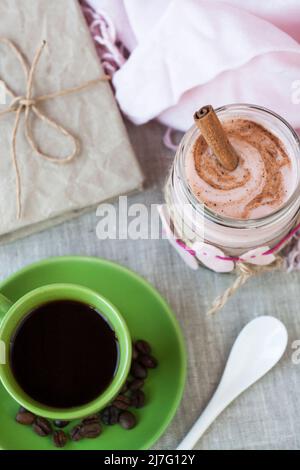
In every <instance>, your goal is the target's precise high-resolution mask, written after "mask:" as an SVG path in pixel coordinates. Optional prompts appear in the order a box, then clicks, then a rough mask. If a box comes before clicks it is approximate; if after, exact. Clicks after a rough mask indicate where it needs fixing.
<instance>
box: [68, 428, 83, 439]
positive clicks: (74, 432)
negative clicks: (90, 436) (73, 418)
mask: <svg viewBox="0 0 300 470" xmlns="http://www.w3.org/2000/svg"><path fill="white" fill-rule="evenodd" d="M70 436H71V439H72V441H80V440H81V439H83V436H82V435H81V425H80V424H77V426H75V427H74V428H73V429H71V432H70Z"/></svg>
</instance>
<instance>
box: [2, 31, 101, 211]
mask: <svg viewBox="0 0 300 470" xmlns="http://www.w3.org/2000/svg"><path fill="white" fill-rule="evenodd" d="M0 42H1V43H3V44H5V45H7V46H8V47H9V48H10V49H11V51H12V52H13V53H14V55H15V56H16V58H17V59H18V61H19V62H20V64H21V66H22V69H23V71H24V75H25V79H26V93H25V95H24V96H18V95H17V94H16V93H15V92H14V91H13V90H12V89H11V88H10V87H9V86H8V85H7V83H6V82H5V81H3V80H1V79H0V83H2V84H3V86H4V90H5V92H6V94H7V95H9V96H10V97H11V98H12V100H11V102H10V104H9V106H8V107H7V108H6V109H4V110H3V111H0V117H1V116H4V115H7V114H10V113H15V115H16V117H15V121H14V126H13V130H12V136H11V159H12V163H13V166H14V170H15V174H16V203H17V218H18V219H19V218H20V217H21V213H22V204H21V200H22V198H21V176H20V170H19V165H18V161H17V153H16V138H17V132H18V129H19V125H20V119H21V114H22V112H23V111H24V113H25V135H26V139H27V141H28V143H29V145H30V146H31V148H32V150H33V151H34V152H35V153H36V154H38V155H39V156H40V157H42V158H43V159H45V160H49V161H50V162H52V163H56V164H59V165H61V164H66V163H69V162H71V161H72V160H73V159H74V158H75V157H76V155H77V154H78V152H79V142H78V140H77V138H76V137H75V136H74V135H73V134H72V133H71V132H69V131H68V130H67V129H66V128H65V127H63V126H61V125H60V124H58V123H57V122H56V121H54V120H53V119H50V118H49V117H48V116H46V115H45V114H44V113H43V112H42V111H41V110H40V109H39V108H38V105H39V104H40V103H41V102H43V101H49V100H52V99H54V98H58V97H62V96H66V95H70V94H72V93H77V92H79V91H82V90H85V89H87V88H90V87H92V86H94V85H97V84H98V83H100V82H102V81H104V80H109V79H110V77H109V76H108V75H104V76H102V77H100V78H96V79H95V80H89V81H87V82H84V83H82V84H81V85H79V86H76V87H72V88H68V89H65V90H61V91H58V92H55V93H51V94H48V95H43V96H37V97H34V96H33V93H32V88H33V80H34V75H35V72H36V68H37V65H38V62H39V59H40V57H41V54H42V52H43V49H44V47H45V45H46V41H43V43H42V45H41V46H40V47H39V49H38V50H37V51H36V53H35V56H34V59H33V62H32V64H31V66H30V67H29V65H28V64H27V62H26V60H25V58H24V57H23V55H22V53H21V52H20V50H19V49H18V47H17V46H16V45H15V44H14V43H13V42H12V41H10V40H9V39H7V38H1V37H0ZM31 113H33V114H34V115H35V116H36V117H37V118H39V119H41V120H42V121H43V122H45V123H47V124H48V125H49V126H51V127H52V128H54V129H56V130H57V131H58V132H60V133H61V134H62V135H64V136H66V137H67V138H69V139H70V140H71V141H72V144H73V145H72V147H73V149H72V151H71V152H70V154H69V155H67V156H66V157H64V158H59V157H56V156H53V155H49V154H47V153H44V152H43V151H42V150H41V149H40V148H39V147H38V145H37V143H36V141H35V138H34V135H33V132H32V127H31V119H30V114H31Z"/></svg>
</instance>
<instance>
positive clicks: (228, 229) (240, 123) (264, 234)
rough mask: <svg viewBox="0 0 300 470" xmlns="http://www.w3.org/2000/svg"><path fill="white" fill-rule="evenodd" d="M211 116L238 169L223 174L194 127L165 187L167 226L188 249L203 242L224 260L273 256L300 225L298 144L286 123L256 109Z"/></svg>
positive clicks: (233, 109) (237, 107) (231, 109)
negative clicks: (256, 253)
mask: <svg viewBox="0 0 300 470" xmlns="http://www.w3.org/2000/svg"><path fill="white" fill-rule="evenodd" d="M216 113H217V115H218V117H219V119H220V120H221V122H222V125H223V127H224V129H225V131H226V133H227V136H228V138H229V141H230V142H231V144H232V145H233V147H234V148H235V150H236V151H237V153H238V155H239V165H238V167H237V168H236V169H235V170H234V171H227V170H226V169H224V168H223V167H222V165H221V164H220V163H219V161H218V160H217V159H216V157H215V156H214V155H213V153H212V152H211V150H210V148H209V147H208V145H207V144H206V142H205V140H204V139H203V137H202V135H201V132H200V130H199V129H198V127H196V125H194V126H193V127H192V128H191V129H190V130H189V131H188V132H187V133H186V134H185V135H184V137H183V139H182V141H181V143H180V146H179V148H178V150H177V153H176V156H175V160H174V164H173V167H172V169H171V173H170V176H169V179H168V182H167V185H166V191H165V194H166V202H167V207H168V210H169V214H170V218H171V223H172V224H173V225H174V227H175V229H176V232H177V234H179V237H180V238H181V239H182V240H183V242H184V243H185V244H186V245H187V246H188V247H191V246H193V244H194V243H195V242H197V241H200V242H202V241H204V242H205V243H208V244H210V245H213V246H215V247H218V248H220V249H221V250H222V251H223V252H224V253H225V254H226V255H228V256H239V255H241V254H243V253H245V252H246V251H249V250H252V249H255V248H258V247H261V246H268V247H270V248H272V247H274V246H275V245H276V244H277V243H278V242H279V241H280V240H281V239H282V238H283V237H284V236H285V235H286V234H287V233H288V232H289V231H290V230H291V229H292V228H293V227H294V225H295V223H296V221H298V218H299V207H300V142H299V138H298V136H297V134H296V132H295V131H294V130H293V128H292V127H291V126H290V125H289V124H288V123H287V122H286V121H285V120H284V119H282V118H281V117H280V116H279V115H277V114H275V113H273V112H272V111H269V110H267V109H265V108H262V107H259V106H254V105H248V104H234V105H228V106H224V107H222V108H219V109H217V110H216Z"/></svg>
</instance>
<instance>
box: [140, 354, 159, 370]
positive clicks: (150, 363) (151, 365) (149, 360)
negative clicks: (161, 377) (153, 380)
mask: <svg viewBox="0 0 300 470" xmlns="http://www.w3.org/2000/svg"><path fill="white" fill-rule="evenodd" d="M139 362H140V363H141V364H142V365H143V366H144V367H146V368H147V369H155V367H157V360H156V359H155V357H153V356H149V355H147V354H143V355H142V356H139Z"/></svg>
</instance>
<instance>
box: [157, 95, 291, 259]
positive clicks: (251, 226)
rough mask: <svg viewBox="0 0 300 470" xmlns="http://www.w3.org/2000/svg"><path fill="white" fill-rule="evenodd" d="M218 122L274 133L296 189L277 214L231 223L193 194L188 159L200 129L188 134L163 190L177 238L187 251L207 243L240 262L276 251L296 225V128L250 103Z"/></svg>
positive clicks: (225, 110)
mask: <svg viewBox="0 0 300 470" xmlns="http://www.w3.org/2000/svg"><path fill="white" fill-rule="evenodd" d="M216 113H217V115H218V117H219V118H220V120H221V121H222V120H227V119H230V118H243V119H249V120H252V121H255V122H257V123H259V124H261V125H263V126H264V127H265V128H266V129H268V130H269V131H271V132H272V133H273V134H275V135H276V136H277V137H278V138H279V139H280V140H281V142H282V143H283V145H284V146H285V149H286V151H287V153H288V155H289V157H290V159H291V161H292V165H293V166H292V168H293V169H294V173H293V179H294V181H293V186H294V188H293V189H291V194H290V196H289V198H288V200H287V201H286V202H285V203H284V204H283V205H282V206H281V207H280V208H279V209H278V210H276V211H274V212H272V213H270V214H269V215H267V216H264V217H261V218H257V219H247V220H244V219H233V218H229V217H224V216H221V215H219V214H216V213H214V212H213V211H212V210H211V209H209V208H208V207H205V206H204V205H203V204H201V202H200V201H199V200H198V199H197V198H196V197H195V195H194V194H193V192H192V190H191V188H190V186H189V184H188V181H187V178H186V174H185V162H186V158H187V155H189V152H191V151H192V148H193V146H194V143H195V141H196V139H197V138H198V137H199V135H200V131H199V129H198V127H196V125H194V126H192V128H191V129H190V130H189V131H188V132H187V133H186V134H185V135H184V137H183V139H182V141H181V143H180V145H179V147H178V150H177V153H176V155H175V160H174V163H173V166H172V168H171V172H170V175H169V178H168V181H167V184H166V188H165V198H166V208H167V211H168V217H169V221H170V225H171V226H173V228H174V230H175V232H176V237H177V238H178V239H179V240H180V241H182V242H184V245H186V247H187V248H188V249H189V248H191V247H192V246H193V244H194V243H195V242H198V241H199V242H204V243H206V244H209V245H213V246H214V247H216V248H219V249H220V250H222V252H223V253H224V254H225V255H226V256H232V257H238V256H240V255H241V254H243V253H245V252H248V251H251V250H253V249H256V248H259V247H263V246H264V247H265V246H267V247H269V248H272V247H274V246H276V245H277V243H278V242H279V241H281V240H282V239H283V238H284V237H285V236H286V235H287V234H288V233H289V231H290V230H292V229H293V227H294V226H295V224H296V222H298V221H299V207H300V141H299V138H298V136H297V134H296V132H295V131H294V130H293V128H292V127H291V126H290V125H289V124H288V123H287V122H286V121H285V120H284V119H283V118H281V117H280V116H279V115H277V114H275V113H273V112H272V111H269V110H267V109H265V108H262V107H260V106H255V105H249V104H232V105H228V106H222V107H221V108H218V109H217V110H216Z"/></svg>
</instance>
